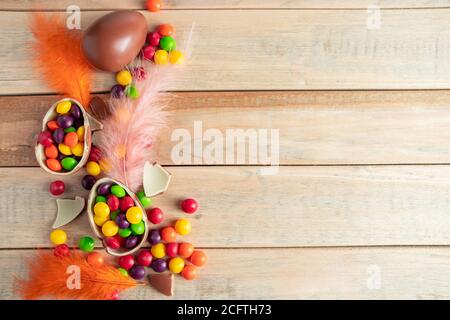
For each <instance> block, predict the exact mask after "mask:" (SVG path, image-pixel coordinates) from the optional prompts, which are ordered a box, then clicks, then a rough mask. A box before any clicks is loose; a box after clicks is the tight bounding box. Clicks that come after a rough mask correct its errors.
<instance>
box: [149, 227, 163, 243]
mask: <svg viewBox="0 0 450 320" xmlns="http://www.w3.org/2000/svg"><path fill="white" fill-rule="evenodd" d="M147 240H148V242H150V244H151V245H154V244H157V243H160V242H161V235H160V233H159V230H151V231H150V232H149V234H148V239H147Z"/></svg>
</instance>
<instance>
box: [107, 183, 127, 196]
mask: <svg viewBox="0 0 450 320" xmlns="http://www.w3.org/2000/svg"><path fill="white" fill-rule="evenodd" d="M110 191H111V193H112V194H113V195H115V196H116V197H117V198H123V197H125V195H126V192H125V189H124V188H122V187H121V186H119V185H118V184H115V185H113V186H111V190H110Z"/></svg>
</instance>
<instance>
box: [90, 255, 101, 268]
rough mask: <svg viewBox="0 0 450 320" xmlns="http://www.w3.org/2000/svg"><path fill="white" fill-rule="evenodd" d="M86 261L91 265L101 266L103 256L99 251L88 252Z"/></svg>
mask: <svg viewBox="0 0 450 320" xmlns="http://www.w3.org/2000/svg"><path fill="white" fill-rule="evenodd" d="M87 262H88V263H89V264H90V265H91V266H93V267H97V266H101V265H102V264H103V256H102V254H101V253H99V252H92V253H90V254H88V256H87Z"/></svg>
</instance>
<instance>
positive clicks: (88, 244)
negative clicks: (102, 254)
mask: <svg viewBox="0 0 450 320" xmlns="http://www.w3.org/2000/svg"><path fill="white" fill-rule="evenodd" d="M94 246H95V241H94V239H92V238H91V237H89V236H84V237H81V238H80V240H79V241H78V247H79V248H80V250H82V251H84V252H92V251H93V250H94Z"/></svg>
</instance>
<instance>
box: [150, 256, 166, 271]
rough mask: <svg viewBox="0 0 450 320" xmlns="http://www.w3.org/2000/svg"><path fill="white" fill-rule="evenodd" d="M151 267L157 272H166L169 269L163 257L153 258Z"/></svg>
mask: <svg viewBox="0 0 450 320" xmlns="http://www.w3.org/2000/svg"><path fill="white" fill-rule="evenodd" d="M151 267H152V269H153V270H155V272H164V271H166V270H167V262H166V260H163V259H156V260H153V262H152V264H151Z"/></svg>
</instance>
